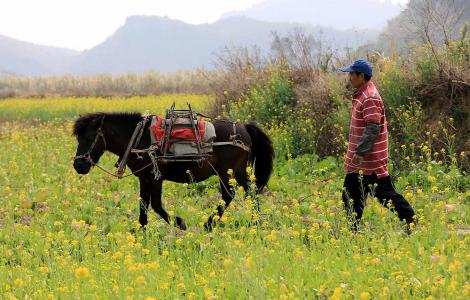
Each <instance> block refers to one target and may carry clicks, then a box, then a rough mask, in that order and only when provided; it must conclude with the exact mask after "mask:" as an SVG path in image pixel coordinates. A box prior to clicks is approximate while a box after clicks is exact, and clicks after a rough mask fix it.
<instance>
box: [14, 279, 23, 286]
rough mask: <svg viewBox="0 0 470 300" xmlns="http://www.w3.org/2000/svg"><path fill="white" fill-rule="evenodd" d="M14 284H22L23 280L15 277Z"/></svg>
mask: <svg viewBox="0 0 470 300" xmlns="http://www.w3.org/2000/svg"><path fill="white" fill-rule="evenodd" d="M15 285H17V286H22V285H23V280H22V279H20V278H16V279H15Z"/></svg>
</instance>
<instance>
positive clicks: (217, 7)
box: [0, 0, 408, 50]
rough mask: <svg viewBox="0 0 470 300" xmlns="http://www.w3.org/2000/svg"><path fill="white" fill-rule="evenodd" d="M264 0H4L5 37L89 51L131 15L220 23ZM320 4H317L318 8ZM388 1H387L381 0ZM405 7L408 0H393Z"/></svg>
mask: <svg viewBox="0 0 470 300" xmlns="http://www.w3.org/2000/svg"><path fill="white" fill-rule="evenodd" d="M262 1H263V0H0V34H2V35H6V36H9V37H13V38H16V39H20V40H24V41H29V42H34V43H38V44H43V45H49V46H59V47H66V48H72V49H77V50H83V49H87V48H91V47H93V46H95V45H97V44H99V43H100V42H102V41H103V40H104V39H105V38H106V37H108V36H110V35H111V34H112V33H113V32H114V31H115V30H116V29H117V28H118V27H119V26H121V25H123V24H124V21H125V19H126V17H127V16H131V15H158V16H168V17H170V18H172V19H179V20H183V21H185V22H188V23H193V24H200V23H210V22H214V21H216V20H217V19H218V18H219V17H220V16H221V15H222V14H223V13H225V12H229V11H233V10H243V9H245V8H248V7H250V6H252V5H253V4H256V3H259V2H262ZM315 1H324V0H312V5H314V2H315ZM377 1H386V0H377ZM391 2H394V3H400V4H405V3H407V2H408V0H391Z"/></svg>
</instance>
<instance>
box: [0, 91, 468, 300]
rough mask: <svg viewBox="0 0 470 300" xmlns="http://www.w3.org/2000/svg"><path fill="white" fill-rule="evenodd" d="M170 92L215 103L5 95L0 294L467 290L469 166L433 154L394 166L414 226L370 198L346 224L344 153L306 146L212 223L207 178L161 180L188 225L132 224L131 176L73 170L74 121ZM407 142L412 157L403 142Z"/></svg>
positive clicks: (0, 144)
mask: <svg viewBox="0 0 470 300" xmlns="http://www.w3.org/2000/svg"><path fill="white" fill-rule="evenodd" d="M173 100H176V103H177V105H178V106H179V107H181V108H183V107H184V105H185V103H186V102H191V104H192V105H193V106H194V108H196V109H197V110H199V111H201V112H205V110H206V109H207V108H208V107H209V106H210V105H211V99H210V97H207V96H197V95H168V96H158V97H150V96H149V97H134V98H127V99H125V98H122V99H119V98H109V99H95V98H51V99H49V98H45V99H7V100H2V101H0V229H1V230H0V295H1V296H0V298H1V299H186V298H187V299H414V298H416V299H423V298H425V299H439V298H446V299H468V298H469V297H470V276H469V274H470V272H469V270H470V265H469V262H470V251H469V249H470V235H469V228H470V210H469V207H470V189H469V186H470V178H469V177H470V176H469V175H467V174H465V173H463V172H462V171H460V170H459V169H458V168H457V167H456V166H453V165H452V164H450V165H445V164H443V163H442V162H440V161H436V160H434V159H433V158H432V155H430V156H429V157H423V158H422V159H419V158H418V161H417V162H416V163H415V164H414V165H413V170H412V171H411V172H399V171H400V170H392V173H395V174H400V176H399V177H397V178H396V179H395V184H396V186H397V188H398V190H399V191H400V192H401V193H402V194H403V195H404V196H405V197H406V198H407V199H408V200H409V201H410V202H411V204H412V205H413V207H414V208H415V210H416V212H417V214H418V216H419V222H418V226H417V228H415V229H414V230H413V233H412V234H411V235H409V236H407V235H405V234H404V233H403V230H402V224H400V222H399V221H398V219H397V218H396V216H394V215H393V214H392V213H390V212H389V211H388V210H387V209H385V208H383V207H381V206H380V204H379V203H378V202H377V201H374V199H373V198H370V199H369V200H368V205H367V208H366V210H365V215H364V218H363V220H364V224H363V226H362V227H361V230H360V232H358V233H353V232H351V231H350V230H349V226H348V223H347V219H346V216H345V213H344V211H343V206H342V201H341V187H342V180H343V170H342V167H341V162H336V161H335V160H334V159H326V160H322V161H317V159H316V157H314V156H310V155H306V156H301V157H297V158H295V159H287V160H285V159H282V158H279V159H278V160H276V162H275V169H274V174H273V176H272V178H271V180H270V183H269V185H268V189H267V191H266V192H265V193H263V194H262V195H259V196H255V195H251V194H247V195H244V192H243V190H242V189H241V188H239V187H235V188H236V190H237V194H236V199H235V200H234V201H233V202H232V205H231V206H230V208H229V209H228V210H227V211H226V213H225V215H224V217H223V218H222V219H221V220H220V224H219V226H217V227H216V228H215V230H214V231H213V232H211V233H207V232H205V231H204V230H203V223H204V222H205V221H206V220H207V217H208V216H209V214H211V212H212V209H213V208H214V207H215V205H216V204H217V202H218V201H219V200H221V195H220V192H219V189H218V186H219V185H218V180H217V178H216V177H212V178H210V179H209V180H207V181H206V182H202V183H197V184H175V183H170V182H165V183H164V187H163V189H164V191H163V201H164V205H165V207H166V208H167V210H168V211H169V213H170V214H172V215H175V214H178V215H180V216H182V217H183V218H184V219H185V220H186V223H187V225H188V230H187V231H185V232H182V231H179V230H177V229H176V228H174V227H172V226H168V225H167V224H166V223H165V222H164V221H163V220H161V219H159V218H158V217H157V215H156V214H155V213H154V212H153V211H152V212H150V213H149V225H148V228H147V230H146V231H145V232H142V231H140V230H135V229H138V226H139V225H138V209H139V186H138V181H137V178H136V177H129V178H127V179H123V180H117V179H114V178H111V177H110V176H108V175H106V174H105V173H103V172H101V171H100V170H98V169H96V168H95V169H93V170H92V171H91V173H90V174H88V175H86V176H80V175H78V174H77V173H76V172H75V170H74V169H73V167H72V158H73V156H74V155H75V150H76V141H75V139H74V137H72V136H71V127H72V122H73V118H75V117H77V116H78V114H79V113H82V112H86V111H117V110H130V111H141V112H149V113H158V114H163V113H164V109H165V108H167V107H169V106H170V105H171V103H172V101H173ZM261 125H262V124H261ZM269 133H270V135H271V136H272V137H273V139H275V137H276V132H274V131H270V132H269ZM274 144H275V145H276V143H274ZM417 147H418V146H417ZM421 147H425V146H421ZM402 152H403V153H401V152H400V153H398V154H397V155H403V157H405V156H409V155H410V151H409V145H408V146H407V145H404V147H403V148H402ZM459 155H462V156H464V155H465V154H464V153H463V154H459ZM115 161H116V157H113V155H111V154H105V155H104V156H103V158H102V159H101V161H100V164H101V165H103V166H104V167H106V168H107V169H112V167H113V164H114V162H115ZM232 184H234V183H233V182H232ZM257 203H259V206H260V210H259V211H256V210H255V207H256V205H257ZM253 219H257V220H258V222H257V223H253V222H252V220H253Z"/></svg>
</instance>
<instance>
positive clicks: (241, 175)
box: [234, 168, 250, 192]
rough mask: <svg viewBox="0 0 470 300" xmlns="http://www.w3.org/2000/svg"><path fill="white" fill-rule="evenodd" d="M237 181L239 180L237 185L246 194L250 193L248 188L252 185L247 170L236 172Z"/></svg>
mask: <svg viewBox="0 0 470 300" xmlns="http://www.w3.org/2000/svg"><path fill="white" fill-rule="evenodd" d="M234 173H235V179H236V180H237V183H238V184H239V185H240V186H241V187H243V189H244V190H245V192H248V187H249V185H250V182H249V178H248V174H247V173H246V168H240V169H238V170H235V172H234Z"/></svg>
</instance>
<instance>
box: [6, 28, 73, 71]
mask: <svg viewBox="0 0 470 300" xmlns="http://www.w3.org/2000/svg"><path fill="white" fill-rule="evenodd" d="M79 54H80V52H78V51H74V50H69V49H62V48H55V47H47V46H39V45H35V44H32V43H28V42H22V41H18V40H15V39H12V38H9V37H6V36H3V35H0V74H10V75H11V74H15V75H28V76H34V75H45V74H60V73H63V72H65V71H66V69H67V66H68V65H70V64H71V63H72V62H73V61H74V60H75V59H76V58H77V57H78V55H79Z"/></svg>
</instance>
